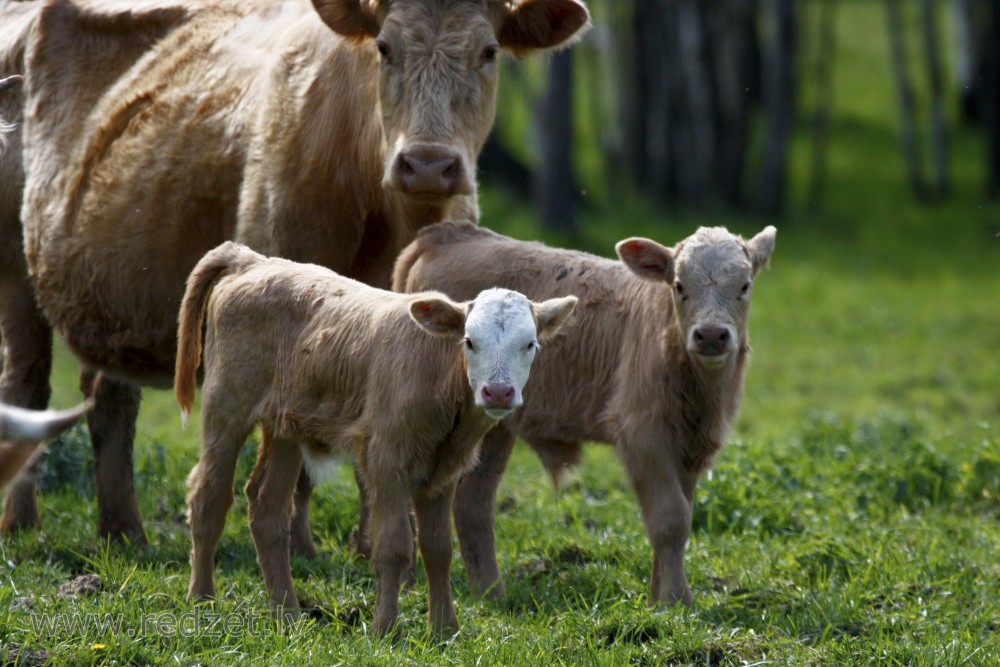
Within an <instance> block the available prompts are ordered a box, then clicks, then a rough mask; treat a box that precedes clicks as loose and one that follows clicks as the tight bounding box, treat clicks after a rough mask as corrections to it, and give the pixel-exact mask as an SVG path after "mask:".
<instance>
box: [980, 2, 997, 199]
mask: <svg viewBox="0 0 1000 667" xmlns="http://www.w3.org/2000/svg"><path fill="white" fill-rule="evenodd" d="M989 4H990V7H989V10H990V11H989V12H988V18H989V20H988V22H987V25H988V34H987V35H986V51H985V54H984V58H983V80H982V96H981V100H982V103H981V105H980V107H981V108H980V116H981V118H982V120H983V129H984V131H985V132H986V194H987V196H989V197H990V199H996V198H997V196H998V195H1000V0H989Z"/></svg>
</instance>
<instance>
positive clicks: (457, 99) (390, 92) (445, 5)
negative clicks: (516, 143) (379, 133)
mask: <svg viewBox="0 0 1000 667" xmlns="http://www.w3.org/2000/svg"><path fill="white" fill-rule="evenodd" d="M313 4H314V5H315V7H316V10H317V12H319V15H320V17H321V18H322V19H323V21H325V22H326V24H327V25H329V26H330V27H331V28H332V29H333V30H334V32H337V33H338V34H340V35H343V36H345V37H348V38H350V39H354V40H357V41H361V42H364V43H366V45H367V46H369V47H370V48H371V49H372V57H373V58H378V60H379V62H380V63H381V76H380V81H379V98H380V104H381V121H382V126H383V131H384V133H385V138H386V142H387V148H388V152H387V157H386V162H385V172H384V176H383V186H385V187H387V188H390V189H393V190H396V191H399V192H402V193H404V194H406V195H408V196H410V197H413V198H416V199H417V200H420V201H424V202H426V203H430V204H435V205H439V204H442V203H443V202H444V200H446V199H448V198H449V197H452V196H454V195H474V194H475V193H476V158H477V157H478V155H479V151H480V150H481V149H482V146H483V144H484V143H485V141H486V137H487V135H488V134H489V131H490V128H491V127H492V126H493V119H494V115H495V113H496V90H497V79H498V74H499V72H498V59H499V55H500V50H501V49H507V50H509V51H512V52H514V53H515V54H518V55H520V54H524V53H528V52H530V51H533V50H538V49H548V48H552V47H556V46H559V45H561V44H565V43H567V42H568V41H570V40H572V38H573V37H574V36H575V35H577V34H578V33H579V32H580V31H581V30H582V29H583V28H584V27H585V26H586V25H587V23H588V20H589V17H588V14H587V9H586V8H585V7H584V5H583V4H582V3H581V2H578V1H577V0H521V2H513V1H511V0H410V1H409V2H404V1H402V0H313Z"/></svg>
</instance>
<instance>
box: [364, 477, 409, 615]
mask: <svg viewBox="0 0 1000 667" xmlns="http://www.w3.org/2000/svg"><path fill="white" fill-rule="evenodd" d="M374 483H375V484H377V487H376V488H371V487H369V488H370V491H371V492H372V495H371V496H370V499H371V503H372V505H371V527H372V565H373V566H374V567H375V614H374V618H373V620H372V626H373V628H374V630H375V632H376V633H377V634H379V635H385V634H386V633H387V632H389V630H391V629H392V626H393V625H394V624H395V622H396V617H397V616H399V587H400V585H401V584H402V581H403V576H404V573H405V572H406V571H407V570H408V569H409V568H412V567H413V529H412V527H411V523H410V503H409V497H408V495H407V493H406V489H403V488H400V487H401V485H400V484H399V482H398V481H397V480H395V479H390V480H386V481H385V482H384V483H378V482H374Z"/></svg>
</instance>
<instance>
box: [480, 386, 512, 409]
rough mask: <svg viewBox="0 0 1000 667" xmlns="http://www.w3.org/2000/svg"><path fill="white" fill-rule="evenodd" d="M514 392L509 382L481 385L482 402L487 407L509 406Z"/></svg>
mask: <svg viewBox="0 0 1000 667" xmlns="http://www.w3.org/2000/svg"><path fill="white" fill-rule="evenodd" d="M516 393H517V392H515V391H514V387H512V386H511V385H509V384H487V385H483V402H484V403H485V405H486V407H488V408H509V407H511V406H512V405H513V404H514V395H515V394H516Z"/></svg>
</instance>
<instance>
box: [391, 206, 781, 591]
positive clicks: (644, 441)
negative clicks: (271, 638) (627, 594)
mask: <svg viewBox="0 0 1000 667" xmlns="http://www.w3.org/2000/svg"><path fill="white" fill-rule="evenodd" d="M773 246H774V228H773V227H769V228H768V229H766V230H765V231H763V232H761V233H760V234H759V235H757V236H756V237H754V238H753V239H751V240H749V241H744V240H743V239H741V238H739V237H736V236H733V235H732V234H730V233H728V232H727V231H725V230H724V229H721V228H714V229H704V228H703V229H700V230H698V232H697V233H696V234H695V235H693V236H692V237H690V238H688V239H685V240H684V241H681V242H680V243H679V244H677V246H675V247H674V248H673V249H670V248H665V247H663V246H661V245H659V244H658V243H656V242H654V241H650V240H649V239H628V240H625V241H622V242H621V243H619V244H618V252H619V256H620V257H621V258H622V260H623V261H621V262H618V261H611V260H607V259H603V258H599V257H595V256H592V255H588V254H585V253H581V252H574V251H567V250H559V249H553V248H548V247H545V246H544V245H542V244H539V243H525V242H521V241H515V240H513V239H509V238H506V237H503V236H500V235H498V234H495V233H493V232H490V231H488V230H485V229H480V228H477V227H473V226H471V225H464V224H454V223H440V224H438V225H434V226H432V227H429V228H427V229H425V230H423V231H422V232H421V233H420V234H419V235H418V237H417V239H416V240H415V241H414V242H413V243H412V244H411V245H410V246H409V247H408V248H406V249H405V250H404V251H403V253H402V254H401V255H400V258H399V260H398V262H397V265H396V269H395V275H394V280H393V283H394V288H395V289H396V290H399V291H416V290H425V289H437V290H440V291H442V292H444V293H446V294H448V295H449V296H451V297H452V298H459V299H460V298H463V296H464V295H467V294H470V293H475V292H476V291H477V290H479V289H481V286H482V285H498V286H502V287H507V288H508V289H515V290H518V291H521V292H523V293H525V294H526V295H527V296H528V297H529V298H532V299H540V298H551V297H553V296H558V295H563V294H576V295H578V297H579V299H580V302H579V306H578V308H577V311H576V316H575V319H576V322H575V323H574V325H573V326H572V327H569V328H567V329H566V330H565V331H564V332H563V333H562V334H560V335H559V336H558V337H556V338H555V339H553V340H552V341H551V342H550V343H549V344H548V345H547V346H546V348H545V349H544V351H543V353H542V355H540V356H539V359H538V362H537V363H536V365H535V368H534V369H533V371H532V376H531V381H530V382H529V383H528V385H527V387H526V388H525V396H526V400H525V405H524V406H523V407H522V408H521V409H520V410H518V411H517V412H516V413H514V414H513V415H512V416H511V417H509V418H508V419H506V420H504V421H503V422H502V423H501V424H500V425H499V426H498V427H497V428H496V429H494V430H493V431H491V432H490V434H488V435H487V436H486V438H485V440H484V444H483V450H482V456H481V460H480V462H479V464H478V465H477V467H476V468H475V469H474V470H472V471H470V473H469V474H468V475H467V476H466V477H465V479H464V480H463V481H462V482H461V483H460V485H459V488H458V492H457V497H456V502H455V521H456V528H457V531H458V535H459V541H460V542H461V546H462V554H463V558H464V560H465V563H466V570H467V571H468V572H469V575H470V578H471V579H472V585H473V588H474V589H475V590H478V591H479V592H481V593H486V594H492V595H502V594H503V590H504V588H503V582H502V580H501V578H500V574H499V571H498V569H497V564H496V554H495V543H494V522H493V517H494V502H495V497H496V488H497V486H498V484H499V482H500V478H501V476H502V474H503V471H504V469H505V468H506V465H507V459H508V458H509V456H510V453H511V450H512V447H513V444H514V439H515V436H520V437H521V438H523V439H524V440H525V441H526V442H528V443H529V444H530V445H531V446H532V448H533V449H534V450H535V451H536V452H537V453H538V455H539V456H540V457H541V459H542V461H543V463H544V464H545V466H546V468H547V469H548V470H549V472H550V473H551V474H552V476H553V479H554V480H556V481H557V482H558V479H559V477H560V476H561V475H562V473H563V472H565V469H566V466H568V465H572V464H575V463H576V462H578V461H579V457H580V447H581V445H582V443H583V442H585V441H597V442H606V443H611V444H613V445H614V446H615V449H616V452H617V454H618V456H619V457H620V458H621V460H622V462H623V463H624V464H625V468H626V470H627V472H628V474H629V477H630V478H631V481H632V485H633V487H634V489H635V491H636V494H637V496H638V499H639V503H640V505H641V507H642V514H643V519H644V522H645V524H646V528H647V530H648V533H649V537H650V542H651V543H652V547H653V571H652V582H651V588H652V600H654V601H671V600H678V601H682V602H684V603H690V602H691V600H692V595H691V589H690V587H689V586H688V583H687V579H686V577H685V574H684V548H685V545H686V544H687V540H688V535H689V533H690V528H691V508H692V500H693V496H694V490H695V485H696V483H697V480H698V477H699V475H700V474H701V473H702V472H703V471H704V470H705V468H706V467H708V466H709V465H710V463H711V460H712V457H713V455H714V454H715V453H716V452H717V451H718V450H719V448H720V447H721V446H722V445H723V442H724V441H725V438H726V434H727V430H728V428H729V425H730V423H731V422H732V419H733V417H734V416H735V414H736V412H737V409H738V407H739V404H740V400H741V397H742V394H743V375H744V367H745V364H746V361H747V357H748V354H749V343H748V338H747V314H748V311H749V305H750V304H749V300H750V284H751V282H752V279H753V276H754V275H755V274H756V273H757V271H758V270H759V268H760V267H761V266H762V265H764V264H765V263H766V262H767V261H768V259H769V257H770V254H771V251H772V249H773Z"/></svg>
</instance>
